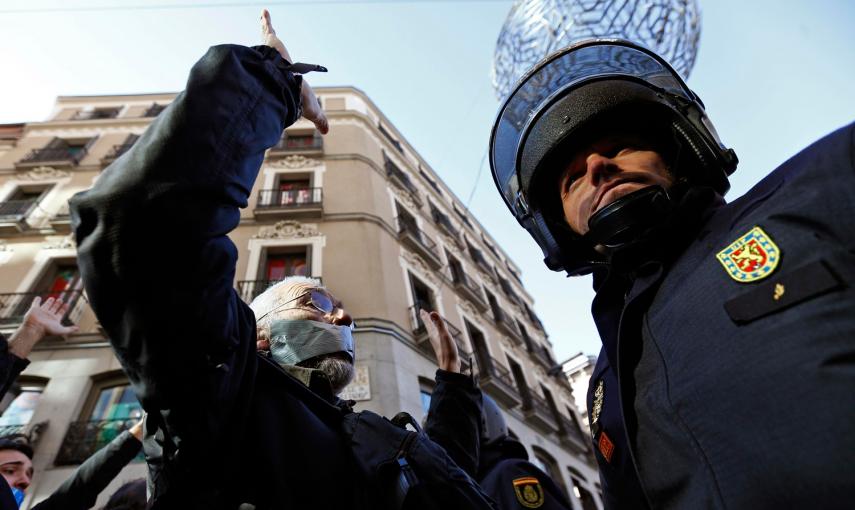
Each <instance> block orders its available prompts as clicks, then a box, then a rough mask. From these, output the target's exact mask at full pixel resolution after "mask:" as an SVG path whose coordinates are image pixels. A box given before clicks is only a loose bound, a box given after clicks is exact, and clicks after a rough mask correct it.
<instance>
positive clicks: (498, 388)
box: [478, 355, 522, 407]
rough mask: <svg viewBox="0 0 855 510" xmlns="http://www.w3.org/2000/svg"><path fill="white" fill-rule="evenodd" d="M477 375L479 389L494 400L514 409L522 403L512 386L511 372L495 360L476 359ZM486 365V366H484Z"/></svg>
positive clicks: (487, 358)
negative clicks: (482, 389)
mask: <svg viewBox="0 0 855 510" xmlns="http://www.w3.org/2000/svg"><path fill="white" fill-rule="evenodd" d="M478 361H479V366H478V375H479V377H480V380H481V387H482V388H484V391H487V392H488V393H490V395H492V396H493V397H494V398H495V399H496V400H499V401H501V402H503V403H504V404H505V405H506V406H507V407H515V406H518V405H519V404H520V403H522V398H521V397H520V393H519V391H518V390H517V387H516V384H514V378H513V376H512V375H511V371H510V370H508V369H507V368H505V367H504V366H502V365H501V364H499V361H498V360H497V359H495V358H489V357H487V356H486V355H485V356H479V357H478ZM484 365H486V366H484Z"/></svg>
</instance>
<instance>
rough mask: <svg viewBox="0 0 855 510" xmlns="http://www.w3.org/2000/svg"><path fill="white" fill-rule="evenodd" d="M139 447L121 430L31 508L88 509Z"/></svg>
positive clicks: (135, 441) (134, 439)
mask: <svg viewBox="0 0 855 510" xmlns="http://www.w3.org/2000/svg"><path fill="white" fill-rule="evenodd" d="M141 448H142V443H141V442H140V441H139V440H138V439H137V438H135V437H134V436H133V435H131V433H130V432H128V431H124V432H122V433H121V434H119V435H118V436H116V438H115V439H113V440H112V441H111V442H110V443H109V444H107V446H105V447H103V448H101V449H100V450H98V451H97V452H95V453H94V454H92V456H91V457H89V458H88V459H86V461H85V462H84V463H83V464H81V465H80V467H78V468H77V470H76V471H75V472H74V474H73V475H71V478H69V479H68V480H66V481H65V482H63V484H62V485H60V486H59V488H58V489H57V490H56V491H54V493H53V494H51V495H50V497H48V498H47V499H46V500H44V501H42V502H41V503H39V504H37V505H35V506H34V507H32V508H33V510H52V509H54V508H56V509H62V510H77V509H79V510H86V509H89V508H92V507H93V506H94V505H95V500H96V499H97V498H98V494H100V493H101V491H103V490H104V488H105V487H107V485H109V483H110V482H111V481H112V480H113V479H114V478H116V476H118V474H119V472H120V471H122V468H124V467H125V466H126V465H128V463H129V462H130V461H132V460H133V459H134V457H136V456H137V454H138V453H139V452H140V449H141Z"/></svg>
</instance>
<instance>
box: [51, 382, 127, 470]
mask: <svg viewBox="0 0 855 510" xmlns="http://www.w3.org/2000/svg"><path fill="white" fill-rule="evenodd" d="M142 414H143V410H142V406H141V405H140V403H139V401H138V400H137V397H136V394H135V393H134V391H133V389H132V388H131V386H130V385H129V384H128V382H127V380H126V379H125V378H124V374H121V373H116V372H113V373H111V374H107V376H102V377H100V378H99V380H96V381H95V383H94V387H93V390H92V392H91V393H90V396H89V399H88V400H87V402H86V404H85V405H84V408H83V413H81V416H80V417H81V419H80V421H76V422H72V423H71V424H69V427H68V431H67V432H66V434H65V438H64V439H63V441H62V446H61V447H60V450H59V453H58V454H57V457H56V461H55V464H56V465H58V466H64V465H71V464H80V463H81V462H83V461H84V460H86V459H87V458H89V457H90V456H91V455H92V454H93V453H95V452H96V451H98V450H99V449H100V448H102V447H104V446H105V445H106V444H107V443H109V442H110V441H112V440H113V439H115V438H116V436H118V435H119V434H121V433H122V432H123V431H125V430H127V429H129V428H131V427H132V426H133V425H134V424H135V423H137V422H138V421H139V419H140V418H142ZM137 460H142V456H141V455H140V456H138V458H137Z"/></svg>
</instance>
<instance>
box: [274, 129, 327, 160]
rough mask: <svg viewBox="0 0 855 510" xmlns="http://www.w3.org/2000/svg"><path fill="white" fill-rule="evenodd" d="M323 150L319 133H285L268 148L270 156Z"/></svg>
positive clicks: (322, 141) (322, 140)
mask: <svg viewBox="0 0 855 510" xmlns="http://www.w3.org/2000/svg"><path fill="white" fill-rule="evenodd" d="M323 151H324V139H323V137H322V136H321V135H320V134H319V133H317V132H316V133H315V134H314V135H309V136H302V135H289V134H288V133H285V134H283V135H282V138H281V139H280V140H279V143H277V144H276V145H274V146H273V147H271V148H270V152H269V153H268V154H269V155H270V156H280V155H285V154H305V153H319V152H323Z"/></svg>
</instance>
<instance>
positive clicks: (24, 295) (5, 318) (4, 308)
mask: <svg viewBox="0 0 855 510" xmlns="http://www.w3.org/2000/svg"><path fill="white" fill-rule="evenodd" d="M37 296H38V297H41V298H42V300H45V299H47V298H50V297H54V298H60V299H62V300H63V301H65V302H66V303H68V305H69V306H68V312H66V313H65V315H64V316H63V318H62V322H63V324H65V325H66V326H70V325H72V324H74V323H75V322H77V319H79V318H80V314H81V313H82V309H83V307H84V305H85V302H86V297H85V296H84V295H83V291H82V290H64V291H61V292H10V293H5V294H0V325H7V324H20V322H21V321H22V320H23V319H24V315H25V314H26V313H27V310H29V309H30V305H32V304H33V300H34V299H35V298H36V297H37ZM81 297H82V298H83V299H81Z"/></svg>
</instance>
